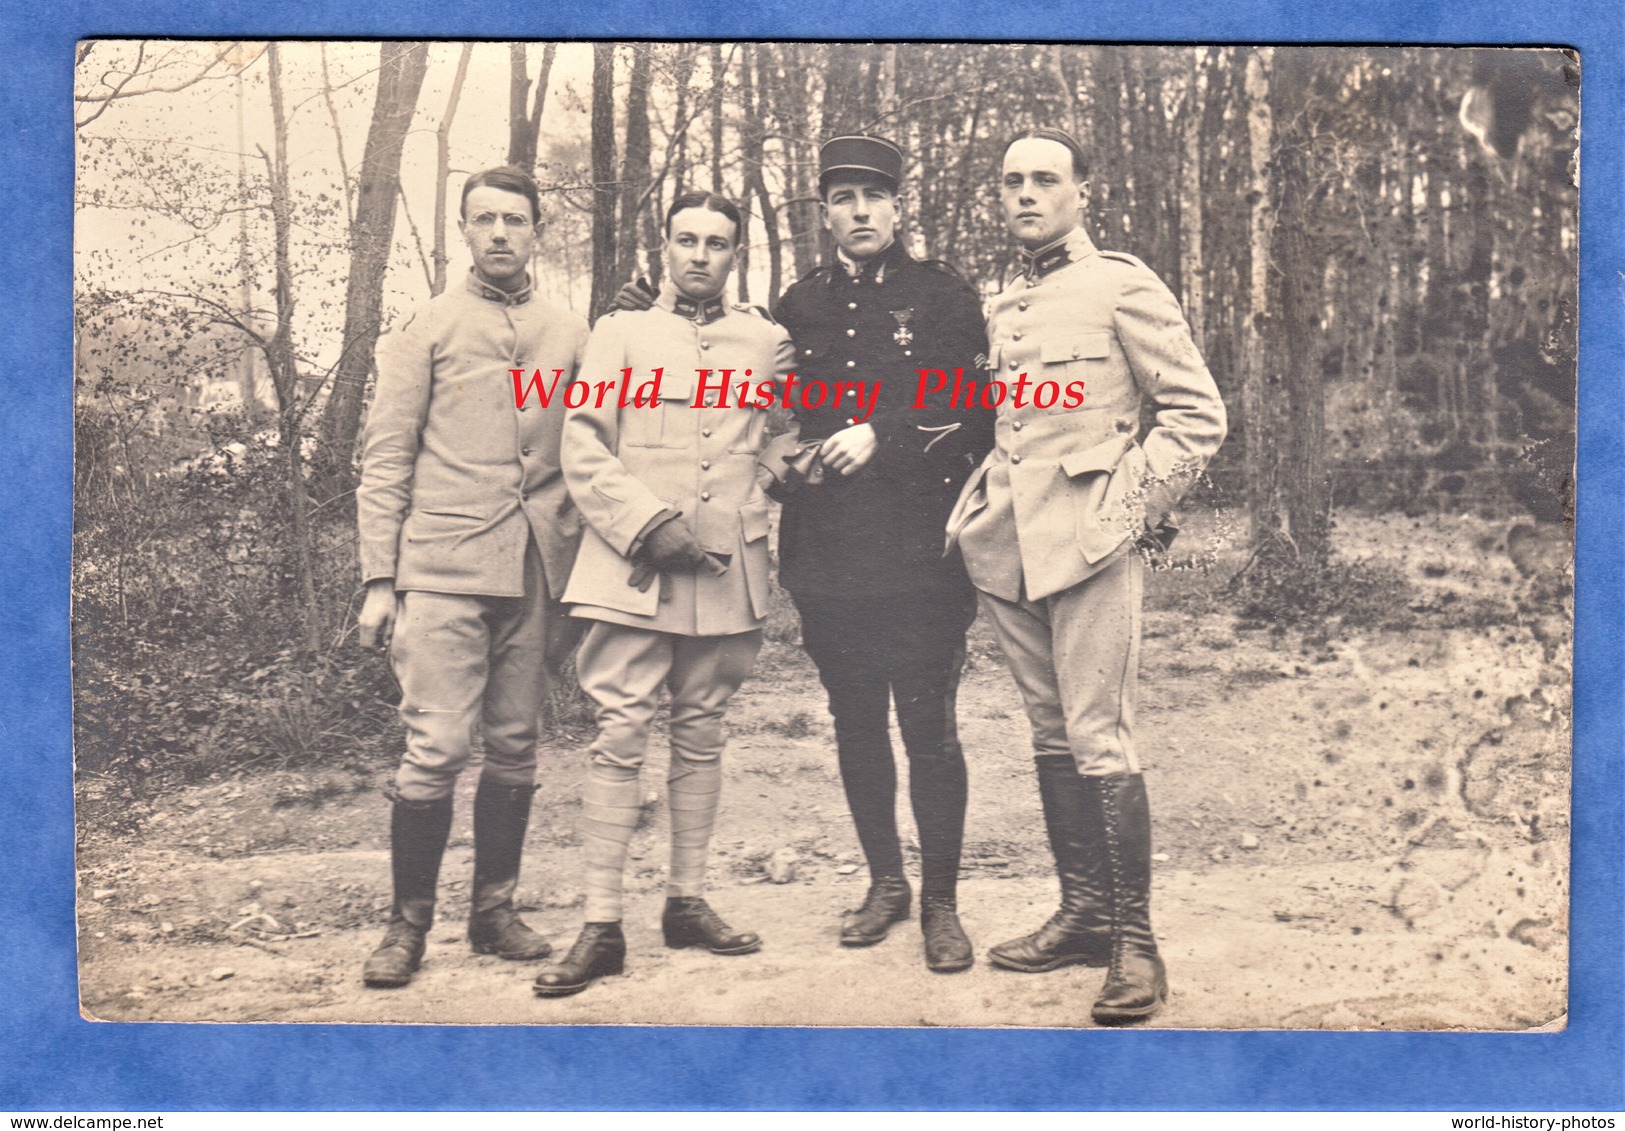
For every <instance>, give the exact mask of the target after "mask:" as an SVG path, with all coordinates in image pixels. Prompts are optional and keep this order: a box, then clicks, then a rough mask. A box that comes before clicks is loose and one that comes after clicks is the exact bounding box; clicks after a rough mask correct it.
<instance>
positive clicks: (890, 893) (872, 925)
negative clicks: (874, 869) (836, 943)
mask: <svg viewBox="0 0 1625 1131" xmlns="http://www.w3.org/2000/svg"><path fill="white" fill-rule="evenodd" d="M913 898H914V892H913V889H912V888H910V887H909V886H908V881H907V880H905V879H904V878H903V877H902V876H875V877H874V878H872V879H871V880H870V881H869V892H868V894H867V895H865V896H864V897H863V906H861V907H859V908H858V909H857V910H856V911H848V912H847V913H846V916H845V918H843V919H842V920H841V945H842V946H874V945H875V943H877V942H879V941H880V940H882V939H884V938H885V937H886V932H888V931H890V930H891V925H892V924H893V923H901V922H902V921H903V920H904V919H907V918H908V908H909V903H910V902H911V901H912V899H913Z"/></svg>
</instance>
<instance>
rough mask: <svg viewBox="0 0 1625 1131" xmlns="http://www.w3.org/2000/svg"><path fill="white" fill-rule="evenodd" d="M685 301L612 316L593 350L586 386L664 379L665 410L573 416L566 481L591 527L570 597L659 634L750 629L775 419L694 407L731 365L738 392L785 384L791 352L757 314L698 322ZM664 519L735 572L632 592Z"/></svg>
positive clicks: (763, 607)
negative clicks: (706, 382) (671, 518)
mask: <svg viewBox="0 0 1625 1131" xmlns="http://www.w3.org/2000/svg"><path fill="white" fill-rule="evenodd" d="M678 301H679V300H678V299H677V298H676V296H675V295H673V294H671V293H670V292H669V291H668V293H665V294H663V295H662V296H661V297H660V299H659V300H658V301H657V303H656V305H655V306H654V307H652V308H650V309H649V310H643V311H631V312H628V311H619V312H616V313H613V314H608V315H605V316H604V317H603V318H601V319H599V321H598V324H597V326H595V327H594V328H593V332H592V336H591V338H590V339H589V340H588V342H587V350H586V354H585V356H584V357H583V360H582V364H581V379H582V380H583V381H586V382H588V383H590V384H596V383H597V382H600V381H614V382H617V383H619V382H620V380H621V375H622V370H623V369H626V368H628V367H630V368H631V370H632V376H631V384H632V386H633V387H634V388H635V387H636V386H637V385H638V384H641V383H643V382H645V381H647V380H649V379H650V378H651V377H652V376H653V374H654V371H655V370H656V369H657V368H658V369H660V370H661V371H662V375H661V386H660V393H661V401H662V403H661V405H660V407H658V408H653V407H642V408H639V407H636V406H635V405H629V406H628V407H626V408H619V407H617V404H616V401H615V399H614V397H613V395H611V396H610V397H607V398H606V399H605V404H604V407H602V408H598V407H595V406H594V404H593V403H592V402H591V401H589V402H588V403H587V404H584V405H583V406H582V407H580V408H573V409H570V410H569V412H568V413H567V414H566V417H565V423H564V477H565V481H566V482H567V483H568V485H569V488H570V494H571V496H572V497H573V498H574V499H575V501H576V505H577V507H579V508H580V511H581V514H582V517H583V518H584V519H585V520H586V524H587V525H586V529H585V530H584V531H583V534H582V540H581V551H580V554H579V555H578V556H577V558H576V563H575V569H574V570H573V571H572V572H571V574H570V584H569V586H568V587H567V588H566V590H565V593H564V600H565V601H566V602H567V603H569V604H572V605H573V606H574V608H572V610H571V612H572V614H573V615H575V616H579V617H587V618H590V619H593V620H601V621H608V622H611V623H614V624H622V625H629V626H632V627H636V628H645V629H651V630H654V631H657V632H670V633H677V634H680V635H684V636H721V635H727V634H731V633H736V632H748V631H751V630H753V629H756V628H760V627H761V625H762V621H763V619H764V618H765V617H766V616H767V608H768V592H769V581H768V549H767V534H768V523H769V514H770V508H771V504H770V502H769V500H768V498H767V496H766V495H764V494H763V493H762V490H761V488H760V486H759V485H758V483H757V468H756V463H757V456H758V455H759V454H760V452H761V450H762V444H763V440H764V436H765V431H766V427H767V413H766V412H764V411H762V410H760V409H755V408H739V407H728V408H717V407H694V401H695V400H696V390H697V387H698V377H697V371H698V370H701V369H711V370H720V369H723V368H731V369H733V370H734V371H735V372H734V375H733V381H734V383H736V384H737V383H738V382H739V381H742V380H749V381H750V382H751V383H752V384H753V385H754V384H756V383H758V382H762V381H777V380H779V379H780V378H782V377H784V376H785V375H786V374H788V373H789V372H790V370H791V368H792V366H793V363H794V359H795V355H794V349H793V347H792V345H791V343H790V335H789V334H788V333H787V332H786V331H785V330H784V328H783V327H781V326H779V325H777V324H776V323H774V322H772V321H770V320H769V319H767V318H765V317H762V316H761V315H759V314H756V313H753V312H751V311H749V310H740V309H734V308H729V307H726V306H722V305H721V304H720V303H712V304H708V305H707V307H706V308H705V309H704V310H700V311H697V312H696V316H695V317H692V318H690V317H684V316H682V315H680V314H678V313H677V312H676V306H677V304H678ZM684 305H685V308H687V307H690V306H691V305H692V304H687V303H685V304H684ZM707 319H709V320H707ZM747 369H748V370H750V371H751V374H750V376H749V377H748V378H747V377H746V376H745V370H747ZM710 400H711V403H712V404H714V403H715V400H714V397H713V398H710ZM731 404H732V400H731V399H730V405H731ZM662 511H676V512H679V513H680V514H681V516H682V519H681V521H683V522H685V523H687V524H688V526H689V529H691V530H692V531H694V534H695V536H696V537H697V538H698V539H699V542H700V545H701V546H702V547H703V548H704V549H705V550H706V551H708V552H710V553H713V554H716V555H721V556H724V557H725V558H726V559H727V561H728V569H727V572H726V573H724V574H722V575H721V576H719V577H713V576H709V575H706V574H694V573H674V574H669V575H664V576H662V577H661V579H660V580H659V582H658V583H657V584H654V585H651V586H649V588H648V590H647V591H646V592H640V591H639V590H638V589H636V588H634V587H633V586H631V585H629V584H628V583H627V581H628V578H629V577H630V576H631V574H632V570H633V563H632V561H631V560H630V559H631V554H632V552H633V550H634V549H635V548H636V546H637V544H638V539H639V536H640V535H641V534H642V533H643V532H644V528H645V527H646V526H648V524H649V522H650V520H651V519H653V518H654V517H655V516H657V515H658V514H660V513H661V512H662Z"/></svg>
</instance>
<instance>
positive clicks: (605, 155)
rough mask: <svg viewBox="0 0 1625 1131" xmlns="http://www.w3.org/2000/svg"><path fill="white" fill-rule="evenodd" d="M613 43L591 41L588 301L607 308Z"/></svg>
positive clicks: (611, 286)
mask: <svg viewBox="0 0 1625 1131" xmlns="http://www.w3.org/2000/svg"><path fill="white" fill-rule="evenodd" d="M614 99H615V45H614V44H612V43H595V44H593V45H592V301H591V306H590V314H591V317H592V318H595V319H596V318H597V317H598V316H599V315H600V314H602V313H603V312H604V311H606V310H608V309H609V304H610V302H611V301H612V300H613V299H614V298H615V292H616V290H617V289H618V288H619V287H620V284H619V283H617V282H616V281H615V101H614Z"/></svg>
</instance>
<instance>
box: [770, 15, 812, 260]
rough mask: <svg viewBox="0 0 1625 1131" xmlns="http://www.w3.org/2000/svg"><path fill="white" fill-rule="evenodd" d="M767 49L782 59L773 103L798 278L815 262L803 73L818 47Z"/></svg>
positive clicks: (807, 97) (809, 128)
mask: <svg viewBox="0 0 1625 1131" xmlns="http://www.w3.org/2000/svg"><path fill="white" fill-rule="evenodd" d="M768 50H770V51H774V52H775V54H774V56H773V57H774V60H775V63H776V64H781V65H776V66H775V67H774V72H775V75H774V77H775V82H774V86H773V104H774V107H775V116H776V117H777V119H778V121H779V122H780V124H781V128H782V131H783V133H784V134H785V135H787V136H786V137H785V141H784V163H785V167H786V180H787V182H788V186H789V187H788V192H789V200H788V202H787V203H786V204H785V218H786V220H787V221H788V223H789V225H790V248H791V253H792V255H793V256H794V260H795V273H796V278H798V279H800V278H803V277H804V276H806V275H807V274H808V273H809V272H811V271H812V270H813V269H814V268H816V267H817V266H818V231H819V221H818V201H817V195H818V190H817V187H816V186H815V185H814V183H813V176H814V172H813V171H814V169H815V167H816V165H815V162H814V158H813V155H814V154H815V153H816V151H817V150H816V145H815V139H814V135H813V128H812V116H811V114H810V113H809V107H810V105H811V97H810V95H809V93H808V90H807V79H808V77H809V75H810V73H811V72H812V70H813V68H812V66H811V65H810V63H811V60H810V56H811V55H812V54H813V53H814V52H816V51H818V50H819V48H818V47H817V46H815V45H813V44H807V43H786V44H781V45H780V46H779V47H778V48H777V49H776V50H775V49H774V48H771V47H769V48H768ZM778 52H783V55H782V56H780V55H779V54H778Z"/></svg>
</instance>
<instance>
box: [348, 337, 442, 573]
mask: <svg viewBox="0 0 1625 1131" xmlns="http://www.w3.org/2000/svg"><path fill="white" fill-rule="evenodd" d="M431 321H432V318H431V316H430V314H429V313H428V312H427V311H419V312H418V313H416V314H415V315H413V316H412V317H410V318H408V319H407V320H406V322H405V323H403V324H402V325H401V326H400V327H398V328H397V329H395V330H394V331H393V332H391V333H389V334H387V335H385V337H384V338H383V340H382V341H380V342H379V344H378V350H377V355H376V359H377V363H378V382H377V386H376V388H375V390H374V392H373V398H372V408H371V409H370V410H369V411H368V413H367V426H366V430H365V432H364V439H363V444H362V454H361V479H360V483H359V484H358V485H357V487H356V524H357V526H358V528H359V533H360V547H361V579H362V581H364V582H371V581H379V580H386V579H389V578H393V577H394V576H395V563H396V559H397V556H398V555H399V553H400V543H401V526H402V524H403V523H405V521H406V513H407V511H408V510H409V509H410V507H411V504H412V475H413V470H414V468H415V467H416V465H417V458H418V446H419V445H420V444H421V443H422V438H423V426H424V423H425V422H426V421H427V420H428V416H429V394H430V386H431V382H432V380H433V369H434V336H433V332H432V330H431V329H430V323H431Z"/></svg>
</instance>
